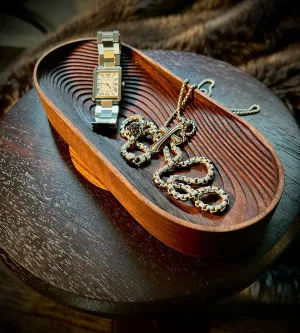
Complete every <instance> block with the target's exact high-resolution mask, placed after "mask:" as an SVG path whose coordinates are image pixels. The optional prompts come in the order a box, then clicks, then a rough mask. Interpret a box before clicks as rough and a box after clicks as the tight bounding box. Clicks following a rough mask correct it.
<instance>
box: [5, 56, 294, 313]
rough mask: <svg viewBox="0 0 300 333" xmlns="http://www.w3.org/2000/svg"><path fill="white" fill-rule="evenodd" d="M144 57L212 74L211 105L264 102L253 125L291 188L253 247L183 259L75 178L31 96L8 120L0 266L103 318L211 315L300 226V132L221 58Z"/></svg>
mask: <svg viewBox="0 0 300 333" xmlns="http://www.w3.org/2000/svg"><path fill="white" fill-rule="evenodd" d="M147 54H148V55H149V56H151V58H153V59H154V60H155V61H160V62H161V63H162V65H164V66H165V67H167V68H168V69H169V70H170V71H173V72H174V73H175V74H176V75H178V76H180V77H189V78H190V79H191V82H198V81H201V80H202V79H204V78H205V77H212V78H213V79H215V80H216V87H215V89H214V92H213V94H214V95H213V97H214V96H215V98H217V99H218V100H219V101H220V102H222V103H223V104H224V105H227V106H231V107H243V106H248V105H251V104H253V103H258V104H260V105H261V108H262V111H261V113H260V114H257V115H252V116H248V117H247V121H248V122H250V123H251V124H252V125H253V126H255V128H257V129H258V130H259V131H260V132H261V133H263V135H264V136H265V137H266V138H267V139H268V140H269V141H270V143H271V144H272V145H273V147H274V148H275V149H276V152H277V154H278V156H279V157H280V160H281V161H282V163H283V167H284V170H285V187H284V192H283V196H282V199H281V200H280V202H279V205H278V207H277V209H276V211H275V212H274V214H273V216H272V218H271V221H270V224H269V226H268V228H267V231H266V233H265V235H264V236H263V238H262V239H261V241H260V242H259V243H258V244H257V246H256V247H255V248H253V249H249V251H247V252H246V253H244V254H243V255H240V256H238V257H234V258H223V259H209V260H208V259H206V260H204V259H196V258H192V257H188V256H186V255H182V254H180V253H179V252H177V251H174V250H172V249H170V248H169V247H167V246H165V245H164V244H162V243H161V242H160V241H158V240H157V239H156V238H154V237H153V236H151V235H150V234H149V233H148V232H147V231H145V229H143V228H142V227H141V226H140V225H139V224H138V223H137V222H136V221H135V220H134V219H133V218H132V217H131V216H130V215H129V214H128V213H127V212H126V210H125V209H124V208H123V207H122V206H121V205H120V203H119V202H118V201H117V200H116V199H115V198H114V196H113V195H112V194H111V193H110V192H108V191H104V190H102V189H99V188H97V187H95V186H93V185H92V184H90V183H89V182H87V181H86V180H85V179H84V178H83V177H82V176H81V175H80V174H79V173H78V172H77V170H76V169H75V168H74V165H73V163H72V161H71V159H70V155H69V148H68V145H67V144H66V143H65V142H64V141H63V140H62V139H61V137H60V136H59V135H58V134H57V133H56V131H55V130H54V129H53V128H52V127H51V126H49V122H48V120H47V117H46V115H45V112H44V110H43V108H42V105H41V103H40V100H39V98H38V95H37V93H36V91H35V90H31V91H30V92H29V93H28V94H27V95H26V96H24V97H23V98H22V99H21V100H20V101H19V102H18V103H17V104H16V105H15V106H14V107H13V109H11V111H10V112H9V113H8V114H7V115H6V116H5V117H2V119H1V121H0V134H1V135H0V137H1V141H0V143H1V145H0V183H1V186H0V198H1V200H0V216H1V218H0V221H1V223H0V253H1V255H0V259H1V260H2V261H4V262H5V263H6V265H7V266H8V267H9V268H10V270H12V271H13V272H14V273H15V274H16V275H17V276H18V277H20V278H21V279H22V280H23V281H25V282H26V283H27V284H29V285H30V286H31V287H32V288H33V289H35V290H37V291H39V292H40V293H42V294H44V295H47V296H48V297H50V298H52V299H54V300H56V301H57V302H60V303H63V304H65V305H68V306H70V307H73V308H76V309H77V310H81V311H88V312H91V313H94V314H97V315H102V316H111V317H112V316H125V315H127V316H129V315H139V316H148V317H151V318H153V317H158V316H164V315H167V314H169V315H173V316H174V315H179V314H181V315H183V314H186V313H191V312H194V311H197V310H199V309H200V308H203V307H207V306H208V305H209V304H211V303H213V302H216V301H219V300H221V299H223V298H226V297H229V296H230V295H232V294H233V293H236V292H238V291H239V290H242V289H243V288H245V287H246V286H248V285H250V284H251V283H252V282H253V281H254V280H255V279H256V278H257V277H258V276H259V275H261V274H262V273H263V272H264V271H265V270H266V269H267V268H268V267H269V266H270V264H271V263H272V262H273V261H274V260H275V259H276V258H277V257H278V256H279V255H280V254H281V253H282V252H283V251H284V249H286V247H287V246H288V245H289V244H290V242H291V241H292V240H293V239H294V237H295V236H296V235H297V233H298V232H299V227H300V219H299V216H300V198H299V184H300V130H299V127H298V126H297V124H296V123H295V120H294V119H293V117H292V116H291V115H290V114H289V112H288V111H287V109H286V108H285V107H284V105H283V104H282V102H281V101H279V100H278V98H277V97H276V96H274V95H273V94H272V93H271V92H270V91H269V90H268V89H267V88H266V87H264V86H263V85H262V84H261V83H259V82H258V81H256V80H255V79H253V78H252V77H250V76H249V75H247V74H245V73H243V72H241V71H239V70H237V69H236V68H234V67H232V66H230V65H228V64H225V63H223V62H220V61H217V60H213V59H208V58H206V57H203V56H199V55H196V54H189V53H180V52H170V51H169V52H166V51H147ZM187 64H188V65H187ZM241 82H242V83H243V86H242V87H243V89H241ZM283 120H284V121H283Z"/></svg>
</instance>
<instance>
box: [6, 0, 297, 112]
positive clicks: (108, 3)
mask: <svg viewBox="0 0 300 333" xmlns="http://www.w3.org/2000/svg"><path fill="white" fill-rule="evenodd" d="M298 3H299V2H298V1H295V0H244V1H238V0H176V1H175V0H118V1H116V0H99V2H98V3H97V6H96V8H94V9H93V10H91V11H89V12H86V13H83V14H81V15H80V16H78V17H76V18H74V19H73V20H72V21H71V22H69V23H66V24H65V25H64V26H62V27H61V28H60V29H59V30H58V31H56V32H55V33H53V34H50V35H48V36H47V37H46V38H45V40H44V41H43V42H41V43H40V44H39V45H38V46H37V47H35V48H33V49H29V50H26V51H25V52H24V53H23V54H22V55H21V56H20V57H19V59H18V60H17V61H16V62H15V63H14V65H13V67H10V68H7V70H6V71H5V72H3V73H1V76H0V106H1V108H0V109H2V110H7V109H8V108H10V107H11V106H12V104H14V103H15V102H16V101H17V100H18V99H19V98H20V97H21V96H22V95H23V94H24V93H25V92H27V91H28V90H29V89H30V88H31V86H32V71H33V67H34V65H35V63H36V61H37V59H38V58H39V57H40V56H41V55H42V54H43V53H44V52H46V51H47V50H49V49H51V48H52V47H54V46H56V45H58V44H60V43H62V42H64V41H67V40H70V39H75V38H77V37H94V36H95V31H97V30H99V29H103V30H109V29H119V30H120V32H121V34H122V40H123V41H124V42H125V43H128V44H130V45H132V46H135V47H137V48H139V49H172V50H184V51H190V52H196V53H200V54H203V55H207V56H210V57H213V58H217V59H221V60H223V61H226V62H229V63H231V64H233V65H235V66H237V67H239V68H241V69H242V70H244V71H247V72H248V73H250V74H251V75H253V76H255V77H256V78H257V79H259V80H260V81H262V82H263V83H264V84H265V85H266V86H268V87H269V88H270V89H271V90H272V91H273V92H274V93H275V94H276V95H277V96H278V97H279V98H281V99H282V101H283V102H284V103H285V104H286V105H287V107H288V108H289V110H290V111H292V112H293V113H294V114H297V113H298V114H299V112H298V111H299V109H300V40H299V36H300V10H299V8H300V5H299V4H298Z"/></svg>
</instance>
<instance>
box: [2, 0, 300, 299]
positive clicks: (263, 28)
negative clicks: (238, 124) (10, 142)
mask: <svg viewBox="0 0 300 333" xmlns="http://www.w3.org/2000/svg"><path fill="white" fill-rule="evenodd" d="M99 29H103V30H110V29H119V30H120V32H121V34H122V41H124V42H125V43H128V44H130V45H132V46H135V47H137V48H139V49H172V50H184V51H190V52H196V53H200V54H203V55H207V56H210V57H214V58H217V59H221V60H223V61H226V62H229V63H231V64H233V65H235V66H237V67H239V68H241V69H242V70H244V71H247V72H248V73H250V74H251V75H253V76H254V77H256V78H257V79H258V80H260V81H261V82H263V83H264V84H265V85H266V86H268V87H269V88H270V89H271V90H272V91H273V92H274V93H275V94H276V95H277V96H278V97H279V98H281V100H282V101H283V102H284V103H285V104H286V106H287V107H288V109H289V110H290V111H291V112H293V113H294V114H295V115H299V114H300V112H299V109H300V41H299V36H300V5H299V4H298V1H295V0H243V1H241V0H176V1H174V0H118V1H116V0H99V2H98V5H97V6H96V8H94V9H93V10H92V11H89V12H86V13H83V14H81V15H80V16H78V17H75V18H74V19H73V20H72V21H70V22H68V23H66V24H65V25H64V26H62V27H61V28H60V29H59V30H57V31H56V32H55V33H52V34H49V35H48V36H46V37H45V39H44V41H43V42H41V43H40V44H39V45H38V46H36V47H35V48H33V49H29V50H26V51H25V52H24V53H23V54H22V55H21V57H19V59H18V60H17V61H16V62H15V63H14V65H13V67H11V68H8V69H7V70H6V71H5V72H4V73H1V76H0V105H1V107H0V110H8V109H9V108H10V107H11V106H12V104H14V103H15V102H16V101H17V100H18V99H19V98H20V97H21V96H22V95H23V94H24V93H26V92H27V91H28V90H29V89H30V88H31V87H32V71H33V67H34V65H35V63H36V61H37V59H38V58H39V57H40V56H41V55H42V54H43V53H44V52H46V51H47V50H49V49H50V48H52V47H54V46H56V45H58V44H60V43H62V42H64V41H67V40H70V39H75V38H79V37H94V36H95V31H97V30H99ZM298 250H299V249H298ZM295 252H296V251H293V253H295ZM287 257H289V258H291V257H292V258H293V256H286V257H285V259H286V258H287ZM289 260H290V261H292V266H286V260H283V263H281V264H280V265H278V266H277V268H275V269H274V270H273V271H270V272H268V273H267V274H266V275H265V276H264V277H263V278H262V279H261V280H259V281H257V282H256V283H255V284H254V285H252V286H251V287H250V288H248V289H247V292H248V294H249V295H250V296H249V297H250V298H251V297H252V298H253V297H254V298H256V299H257V298H263V299H264V300H265V301H268V302H270V301H274V302H277V301H283V302H288V303H289V302H292V303H293V302H298V301H299V300H298V297H299V285H300V283H299V282H300V273H299V271H298V270H295V269H294V268H291V267H293V264H294V262H293V259H289ZM296 261H297V260H296ZM296 263H297V265H296V266H298V264H299V262H296ZM278 276H279V277H280V279H278Z"/></svg>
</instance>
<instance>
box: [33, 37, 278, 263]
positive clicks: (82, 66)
mask: <svg viewBox="0 0 300 333" xmlns="http://www.w3.org/2000/svg"><path fill="white" fill-rule="evenodd" d="M97 59H98V54H97V47H96V41H95V40H87V39H85V40H78V41H74V42H71V43H67V44H64V45H62V46H60V47H58V48H56V49H54V50H52V51H50V52H49V53H48V54H46V55H45V56H43V57H42V58H41V59H40V60H39V62H38V63H37V65H36V67H35V71H34V81H35V85H36V88H37V91H38V94H39V96H40V98H41V101H42V103H43V106H44V109H45V111H46V113H47V116H48V118H49V120H50V122H51V124H52V125H53V126H54V128H55V129H56V130H57V131H58V133H59V134H60V135H61V136H62V137H63V138H64V139H65V140H66V142H67V143H68V144H69V145H70V146H71V147H72V151H73V154H72V156H73V158H75V157H76V158H77V167H78V166H79V169H81V170H83V169H84V170H85V173H86V175H87V178H90V179H89V180H92V181H93V182H94V183H95V180H96V181H99V182H100V183H103V184H104V186H105V187H106V188H107V189H108V190H109V191H111V192H112V193H113V195H114V196H115V197H116V198H117V199H118V200H119V201H120V202H121V203H122V205H123V206H124V207H125V208H126V209H127V210H128V211H129V213H130V214H131V215H132V216H133V217H134V218H135V219H136V220H137V221H138V222H139V223H140V224H141V225H142V226H143V227H144V228H146V229H147V230H148V231H149V232H150V233H151V234H153V235H154V236H155V237H157V238H158V239H160V240H161V241H162V242H164V243H165V244H167V245H168V246H170V247H172V248H174V249H176V250H178V251H180V252H183V253H186V254H189V255H192V256H200V257H211V256H222V255H232V254H237V253H239V252H240V251H243V250H245V249H247V248H248V247H249V246H250V245H253V244H255V243H256V242H257V241H258V240H259V239H260V238H261V236H262V235H263V232H264V230H265V228H266V226H267V223H268V221H269V220H270V217H271V214H272V212H273V211H274V209H275V207H276V205H277V203H278V201H279V199H280V196H281V194H282V190H283V183H284V173H283V169H282V166H281V163H280V161H279V159H278V157H277V155H276V153H275V152H274V150H273V148H272V146H271V145H270V144H269V143H268V141H267V140H266V139H265V138H264V137H263V136H262V135H261V134H260V133H259V132H258V131H257V130H256V129H255V128H253V127H252V126H251V125H250V124H248V123H247V122H246V121H245V120H243V119H241V118H240V117H238V116H236V115H234V114H232V113H231V112H230V111H229V110H227V109H226V108H224V107H223V106H221V105H219V104H218V103H216V102H215V101H214V100H212V99H211V98H209V97H207V96H206V95H204V94H202V93H200V92H198V91H196V92H195V93H194V101H193V103H192V104H189V106H188V107H187V108H186V111H185V114H186V117H187V118H189V119H194V120H195V121H196V122H197V124H198V128H199V129H201V130H198V131H197V134H196V135H195V136H194V137H193V138H192V140H191V141H190V142H189V143H188V144H186V145H185V146H184V149H185V152H186V154H187V155H188V156H194V155H201V156H206V157H208V158H210V159H211V160H212V161H213V162H214V164H215V166H216V169H217V175H216V176H215V179H214V181H213V183H212V185H214V186H219V187H222V188H223V189H225V190H226V191H227V192H228V193H229V196H230V207H229V209H227V210H226V211H225V212H224V213H223V214H221V215H212V214H209V213H204V212H201V211H200V210H199V209H197V208H196V207H194V206H192V205H191V204H189V203H182V202H178V201H176V200H173V198H171V197H170V196H169V195H168V194H167V193H166V192H162V191H161V190H160V189H158V188H157V187H156V186H155V184H154V183H153V181H152V175H153V173H154V171H155V170H156V169H157V168H158V167H159V166H161V165H162V164H163V160H162V157H160V158H159V157H156V158H155V159H153V160H152V161H151V163H150V164H149V165H147V166H143V167H141V168H138V169H136V168H133V167H132V166H130V165H128V164H127V163H126V162H125V161H124V160H123V158H122V157H121V155H120V146H121V145H122V144H123V143H124V142H125V141H124V140H123V138H121V137H120V135H119V131H117V132H115V133H113V132H112V133H110V134H107V133H105V134H103V135H102V134H97V133H95V132H93V131H92V127H91V120H92V115H93V108H94V103H93V102H92V100H91V93H92V77H93V75H92V72H93V69H94V67H96V66H97ZM121 65H122V67H123V80H124V81H125V82H126V86H125V88H124V89H123V97H122V103H121V106H120V121H119V124H120V123H121V121H122V120H123V119H125V118H126V117H128V116H130V115H132V114H135V113H138V114H142V115H144V116H145V117H146V118H148V119H151V120H153V121H155V122H156V124H157V125H158V126H160V125H162V124H163V122H164V121H165V120H166V119H167V118H168V116H169V115H170V114H171V113H172V112H173V110H174V108H175V107H176V102H177V98H178V93H179V90H180V87H181V84H182V80H183V79H185V78H179V77H177V76H175V75H173V74H172V73H170V72H169V71H167V70H166V69H164V68H162V67H161V66H160V65H159V64H157V63H155V62H154V61H152V60H151V59H149V58H148V57H146V56H145V55H144V54H143V53H141V52H139V51H137V50H135V49H133V48H130V47H129V46H126V45H123V48H122V59H121ZM237 93H238V92H237ZM83 166H85V168H83ZM183 173H184V174H189V175H191V176H194V177H196V176H200V175H202V174H203V173H204V170H203V169H201V167H200V166H197V167H193V168H192V169H191V170H188V171H183ZM97 185H99V184H97Z"/></svg>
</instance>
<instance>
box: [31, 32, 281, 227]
mask: <svg viewBox="0 0 300 333" xmlns="http://www.w3.org/2000/svg"><path fill="white" fill-rule="evenodd" d="M94 40H96V38H93V37H90V38H79V39H74V40H70V41H67V42H63V43H60V44H59V45H57V46H55V47H53V48H51V49H50V50H48V51H47V52H45V53H44V54H43V55H42V56H41V57H40V58H39V60H38V61H37V63H36V65H35V67H34V73H33V80H34V85H35V87H36V89H37V92H38V95H39V97H40V99H41V100H42V101H44V102H46V103H47V105H48V106H49V107H50V108H52V110H55V113H56V115H57V116H58V117H59V118H60V120H61V121H63V122H64V123H65V124H67V125H68V127H70V128H72V129H73V131H74V132H75V133H76V135H77V136H80V137H81V139H82V140H83V141H84V142H85V143H86V144H87V145H88V146H90V148H91V149H92V151H93V153H95V155H96V156H97V157H98V158H100V159H101V160H102V161H105V163H106V164H107V165H109V167H110V168H111V170H113V172H114V174H115V175H116V176H117V177H118V179H119V181H121V182H122V183H126V185H124V186H126V187H127V188H128V189H129V190H130V191H131V192H133V193H134V195H135V196H140V197H141V199H142V200H143V201H144V202H146V203H147V205H148V206H149V208H151V209H152V210H153V211H154V212H156V213H157V214H159V215H161V216H162V217H163V218H164V219H167V220H169V221H170V222H171V223H173V224H177V225H178V226H180V227H186V228H188V229H191V230H195V231H202V232H209V233H226V232H231V231H238V230H240V229H244V228H246V227H249V226H251V225H254V224H256V223H258V222H260V221H261V220H263V219H264V218H265V217H266V216H267V215H268V214H270V213H271V212H272V211H273V210H274V209H275V207H276V205H277V204H278V202H279V200H280V198H281V196H282V193H283V188H284V169H283V167H282V164H281V161H280V159H279V157H278V156H277V153H276V152H275V149H274V148H273V146H272V145H271V144H270V142H269V141H268V140H267V139H266V138H265V137H264V136H263V134H261V133H260V132H259V131H258V130H257V129H256V128H255V127H254V126H253V125H251V124H250V123H248V122H247V121H246V120H244V119H242V118H240V117H238V116H237V115H235V114H234V113H232V112H231V111H230V110H229V109H228V108H226V107H225V106H223V105H221V104H220V103H218V102H217V101H215V100H214V99H212V98H211V97H209V96H207V95H205V94H204V93H202V92H200V91H199V90H195V94H199V95H200V96H202V98H204V99H207V100H209V101H210V102H211V103H213V104H215V105H217V106H218V107H219V108H221V109H223V111H224V112H227V113H228V115H229V117H233V118H234V119H236V120H237V121H238V122H240V123H242V124H244V125H245V126H246V127H247V128H248V129H249V130H250V131H251V132H252V133H253V134H254V135H255V136H256V137H257V138H258V139H259V140H260V141H262V142H263V144H264V145H265V146H266V147H267V148H268V149H269V151H270V152H271V154H272V156H273V158H274V160H275V161H276V166H277V169H278V182H277V189H276V192H275V195H274V197H273V199H272V201H271V202H270V204H269V205H268V206H267V208H266V209H265V210H264V211H263V212H261V213H260V214H258V215H256V216H255V217H253V218H251V219H249V220H247V221H244V222H241V223H238V224H234V225H230V226H222V227H219V226H204V225H200V224H195V223H193V222H189V221H186V220H184V219H182V218H180V217H177V216H174V215H172V214H171V213H169V212H167V211H165V210H163V209H162V208H160V207H158V206H156V205H155V204H154V203H152V202H151V201H150V200H149V199H147V198H146V197H145V196H144V195H143V194H141V193H140V192H139V191H138V190H137V189H136V188H135V187H134V186H133V185H132V184H131V183H130V182H128V180H127V178H126V177H125V176H124V175H123V174H121V173H120V172H119V170H118V169H117V168H115V167H114V165H113V164H112V163H111V162H110V161H109V160H107V159H106V157H105V156H104V155H103V154H102V153H101V151H99V150H98V149H97V148H96V147H95V146H94V145H93V144H92V143H91V142H90V141H89V140H88V139H87V137H85V135H84V134H83V133H81V131H79V129H78V128H77V127H76V125H75V124H74V123H72V122H71V121H70V120H69V119H68V118H67V117H66V116H65V115H64V113H63V112H62V111H61V110H60V109H59V108H58V107H57V106H56V105H55V104H54V103H53V102H52V101H51V100H50V98H49V97H48V96H47V95H46V94H45V93H44V91H43V90H42V88H41V86H40V84H39V80H38V70H39V66H40V64H41V63H42V61H44V60H45V59H46V58H47V57H48V56H49V55H50V54H51V53H52V52H53V51H55V50H57V49H59V48H61V47H64V46H67V45H69V44H76V43H79V42H88V41H94ZM122 45H124V46H125V47H128V48H129V49H131V50H132V51H133V52H134V53H136V54H137V55H138V56H139V57H141V58H144V59H145V61H147V62H148V63H150V64H151V65H153V66H155V67H157V64H156V62H155V61H154V60H152V59H151V58H150V57H148V56H147V55H146V54H144V53H143V52H141V51H139V50H137V49H136V48H134V47H132V46H129V45H128V44H125V43H122ZM158 66H159V68H160V69H161V70H162V71H164V72H166V73H167V74H169V75H171V76H173V77H174V78H175V79H176V80H178V81H180V82H181V81H182V79H181V78H179V77H178V76H177V75H175V74H174V73H172V72H171V71H169V70H168V69H167V68H165V67H163V66H162V65H160V64H158ZM43 108H44V110H45V112H46V114H47V118H48V119H49V114H48V112H47V110H46V109H45V105H44V103H43ZM49 121H50V123H51V124H52V121H51V120H50V119H49ZM53 126H54V125H53ZM54 128H55V129H56V127H55V126H54ZM56 130H57V129H56ZM59 134H60V135H61V133H60V132H59ZM61 136H62V135H61ZM62 137H63V136H62ZM63 138H64V137H63ZM64 139H65V138H64ZM66 141H67V140H66ZM67 143H68V142H67ZM68 144H69V143H68ZM72 148H73V147H72ZM75 151H76V150H75ZM108 190H109V191H111V189H110V188H108ZM111 193H112V194H113V195H114V196H115V194H114V192H113V191H111ZM115 197H116V196H115ZM116 198H117V200H119V198H118V197H116ZM119 201H120V200H119ZM120 202H121V204H122V206H123V207H124V208H125V209H126V210H128V209H127V207H126V206H125V205H124V203H123V202H122V201H120ZM128 211H129V213H130V214H132V212H131V210H128ZM133 217H134V218H135V219H136V220H137V222H138V223H139V224H142V226H143V227H145V226H144V224H143V223H140V222H139V221H138V219H137V218H136V217H135V216H134V215H133ZM145 228H146V229H147V227H145ZM151 233H152V232H151Z"/></svg>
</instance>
